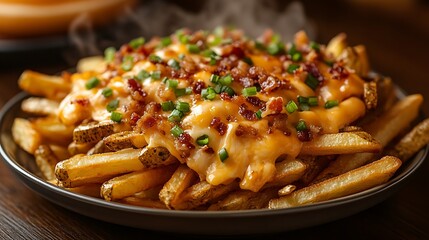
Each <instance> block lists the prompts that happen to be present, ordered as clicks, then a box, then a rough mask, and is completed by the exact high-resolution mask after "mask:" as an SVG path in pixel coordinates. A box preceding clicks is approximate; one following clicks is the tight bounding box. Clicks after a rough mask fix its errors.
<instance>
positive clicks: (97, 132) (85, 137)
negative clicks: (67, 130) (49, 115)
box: [73, 122, 114, 143]
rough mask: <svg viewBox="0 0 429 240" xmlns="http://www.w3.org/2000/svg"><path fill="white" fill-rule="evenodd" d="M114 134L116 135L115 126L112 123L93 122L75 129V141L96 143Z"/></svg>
mask: <svg viewBox="0 0 429 240" xmlns="http://www.w3.org/2000/svg"><path fill="white" fill-rule="evenodd" d="M112 133H114V124H113V123H112V122H105V123H97V122H91V123H88V124H82V125H80V126H78V127H76V128H75V129H74V131H73V141H74V142H75V143H95V142H98V141H100V140H102V139H103V138H104V137H106V136H109V135H110V134H112Z"/></svg>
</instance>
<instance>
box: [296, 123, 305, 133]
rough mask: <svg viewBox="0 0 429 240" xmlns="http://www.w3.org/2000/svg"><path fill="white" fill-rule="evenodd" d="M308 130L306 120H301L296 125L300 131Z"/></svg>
mask: <svg viewBox="0 0 429 240" xmlns="http://www.w3.org/2000/svg"><path fill="white" fill-rule="evenodd" d="M306 129H307V124H306V123H305V121H304V120H299V121H298V123H297V124H296V130H298V131H304V130H306Z"/></svg>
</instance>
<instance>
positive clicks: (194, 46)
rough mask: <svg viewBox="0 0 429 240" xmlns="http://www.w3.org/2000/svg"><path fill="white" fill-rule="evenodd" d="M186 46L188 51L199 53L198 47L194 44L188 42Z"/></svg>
mask: <svg viewBox="0 0 429 240" xmlns="http://www.w3.org/2000/svg"><path fill="white" fill-rule="evenodd" d="M186 48H187V49H188V51H189V52H190V53H199V52H200V47H198V46H197V45H195V44H188V45H187V46H186Z"/></svg>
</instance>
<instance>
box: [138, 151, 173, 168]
mask: <svg viewBox="0 0 429 240" xmlns="http://www.w3.org/2000/svg"><path fill="white" fill-rule="evenodd" d="M139 159H140V161H141V163H142V164H143V166H145V168H156V167H160V166H165V165H170V164H172V163H174V162H177V159H176V158H175V157H174V156H173V155H171V154H170V152H169V151H168V149H167V148H165V147H145V148H143V149H142V151H141V153H140V155H139Z"/></svg>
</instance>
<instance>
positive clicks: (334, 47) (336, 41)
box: [326, 33, 347, 58]
mask: <svg viewBox="0 0 429 240" xmlns="http://www.w3.org/2000/svg"><path fill="white" fill-rule="evenodd" d="M346 40H347V35H346V34H345V33H340V34H338V35H337V36H335V37H333V38H332V39H331V41H329V43H328V45H327V46H326V53H327V54H330V55H331V56H332V57H334V58H337V57H339V56H340V55H341V53H342V52H343V51H344V49H345V48H346V47H347V41H346Z"/></svg>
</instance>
